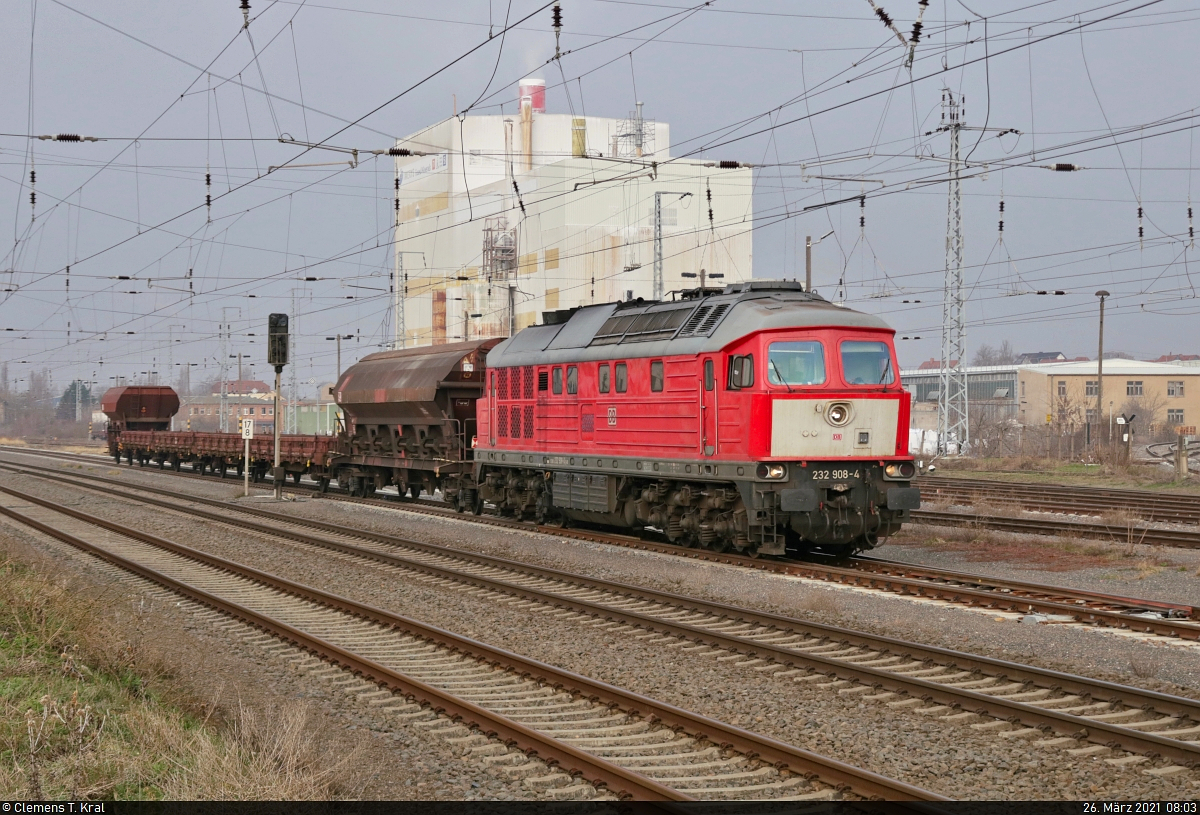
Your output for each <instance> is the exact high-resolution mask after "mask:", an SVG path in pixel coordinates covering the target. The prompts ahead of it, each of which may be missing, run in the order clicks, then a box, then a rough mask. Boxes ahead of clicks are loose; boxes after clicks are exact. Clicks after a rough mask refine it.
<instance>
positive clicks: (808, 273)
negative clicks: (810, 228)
mask: <svg viewBox="0 0 1200 815" xmlns="http://www.w3.org/2000/svg"><path fill="white" fill-rule="evenodd" d="M832 234H833V230H832V229H831V230H829V231H828V232H826V233H825V234H824V235H822V236H821V237H819V238H817V239H816V240H815V241H814V240H813V239H812V235H806V236H805V238H804V290H805V291H812V248H813V247H814V246H816V245H817V244H818V243H820V242H821V241H823V240H825V239H826V238H828V237H829V236H830V235H832Z"/></svg>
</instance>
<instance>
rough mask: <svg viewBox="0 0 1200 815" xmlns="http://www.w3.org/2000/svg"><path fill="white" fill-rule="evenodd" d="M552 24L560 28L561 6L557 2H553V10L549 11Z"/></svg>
mask: <svg viewBox="0 0 1200 815" xmlns="http://www.w3.org/2000/svg"><path fill="white" fill-rule="evenodd" d="M551 16H552V19H553V25H554V27H555V28H562V6H560V5H559V4H558V3H555V4H554V10H553V11H552V12H551Z"/></svg>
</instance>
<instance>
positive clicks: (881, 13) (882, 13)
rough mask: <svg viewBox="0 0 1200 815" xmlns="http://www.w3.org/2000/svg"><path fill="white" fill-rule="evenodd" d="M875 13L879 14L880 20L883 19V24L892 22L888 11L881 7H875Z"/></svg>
mask: <svg viewBox="0 0 1200 815" xmlns="http://www.w3.org/2000/svg"><path fill="white" fill-rule="evenodd" d="M875 14H876V15H878V16H879V19H880V20H883V24H884V25H888V26H890V25H891V24H892V18H891V17H889V16H888V13H887V12H886V11H884V10H883V9H881V8H877V9H875Z"/></svg>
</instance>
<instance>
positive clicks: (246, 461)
mask: <svg viewBox="0 0 1200 815" xmlns="http://www.w3.org/2000/svg"><path fill="white" fill-rule="evenodd" d="M242 438H243V439H245V440H246V454H245V456H244V457H243V458H242V474H243V475H245V477H246V489H245V492H244V493H243V495H244V496H246V497H249V495H250V439H252V438H254V420H253V419H250V418H244V419H242Z"/></svg>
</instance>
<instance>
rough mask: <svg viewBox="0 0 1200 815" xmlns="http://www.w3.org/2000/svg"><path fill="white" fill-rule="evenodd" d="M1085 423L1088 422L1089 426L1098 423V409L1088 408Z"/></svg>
mask: <svg viewBox="0 0 1200 815" xmlns="http://www.w3.org/2000/svg"><path fill="white" fill-rule="evenodd" d="M1085 421H1086V422H1087V423H1088V424H1092V423H1093V422H1095V421H1096V409H1095V408H1088V409H1087V418H1086V420H1085Z"/></svg>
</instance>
